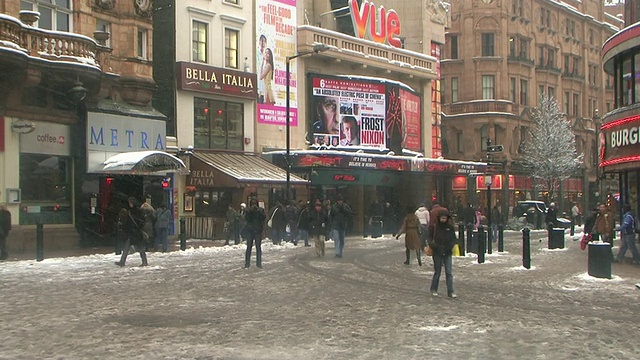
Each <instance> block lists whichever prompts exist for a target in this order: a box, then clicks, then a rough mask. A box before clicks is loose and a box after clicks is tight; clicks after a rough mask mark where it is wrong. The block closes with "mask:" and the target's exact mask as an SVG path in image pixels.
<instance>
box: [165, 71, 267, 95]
mask: <svg viewBox="0 0 640 360" xmlns="http://www.w3.org/2000/svg"><path fill="white" fill-rule="evenodd" d="M177 73H178V86H179V88H180V90H190V91H199V92H206V93H210V94H221V95H228V96H237V97H242V98H246V99H254V100H255V99H257V97H258V93H257V91H256V83H257V76H256V74H254V73H248V72H242V71H235V70H230V69H223V68H217V67H213V66H206V65H202V64H195V63H187V62H178V69H177Z"/></svg>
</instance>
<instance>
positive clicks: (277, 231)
mask: <svg viewBox="0 0 640 360" xmlns="http://www.w3.org/2000/svg"><path fill="white" fill-rule="evenodd" d="M269 219H271V241H272V242H273V244H274V245H280V244H281V243H282V240H283V239H284V238H285V236H286V233H285V228H286V227H287V218H286V216H285V210H284V206H282V203H281V202H280V201H278V202H276V207H275V208H273V211H272V212H271V216H270V217H269Z"/></svg>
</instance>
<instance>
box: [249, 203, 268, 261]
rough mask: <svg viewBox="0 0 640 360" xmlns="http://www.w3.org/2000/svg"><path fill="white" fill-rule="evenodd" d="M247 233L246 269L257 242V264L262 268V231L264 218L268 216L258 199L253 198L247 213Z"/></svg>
mask: <svg viewBox="0 0 640 360" xmlns="http://www.w3.org/2000/svg"><path fill="white" fill-rule="evenodd" d="M244 218H245V221H246V222H247V225H245V234H246V236H247V238H246V239H245V240H246V241H247V250H246V251H245V253H244V267H245V269H246V268H248V267H249V266H250V265H251V248H252V247H253V244H254V243H255V244H256V266H257V267H259V268H262V231H263V230H264V220H265V219H266V218H267V216H266V215H265V213H264V209H262V208H261V207H259V206H258V201H257V200H255V199H251V201H250V202H249V210H247V212H246V213H245V217H244Z"/></svg>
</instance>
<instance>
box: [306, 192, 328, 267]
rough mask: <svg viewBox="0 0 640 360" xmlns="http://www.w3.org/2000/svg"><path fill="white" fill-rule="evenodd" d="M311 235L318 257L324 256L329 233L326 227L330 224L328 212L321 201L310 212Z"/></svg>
mask: <svg viewBox="0 0 640 360" xmlns="http://www.w3.org/2000/svg"><path fill="white" fill-rule="evenodd" d="M308 216H309V235H310V236H311V239H313V243H314V244H315V250H316V256H318V257H320V256H324V242H325V239H324V237H325V235H326V233H327V231H326V227H327V224H328V223H329V219H328V217H327V212H326V211H325V210H324V207H323V206H322V202H320V200H316V202H315V204H314V206H313V209H312V210H311V211H309V213H308Z"/></svg>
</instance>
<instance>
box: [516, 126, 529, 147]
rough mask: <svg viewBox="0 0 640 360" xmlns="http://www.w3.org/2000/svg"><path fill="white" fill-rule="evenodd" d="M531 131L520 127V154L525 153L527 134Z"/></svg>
mask: <svg viewBox="0 0 640 360" xmlns="http://www.w3.org/2000/svg"><path fill="white" fill-rule="evenodd" d="M528 132H529V129H528V128H527V127H526V126H521V127H520V143H519V144H518V154H522V153H524V148H525V144H526V143H527V133H528Z"/></svg>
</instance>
